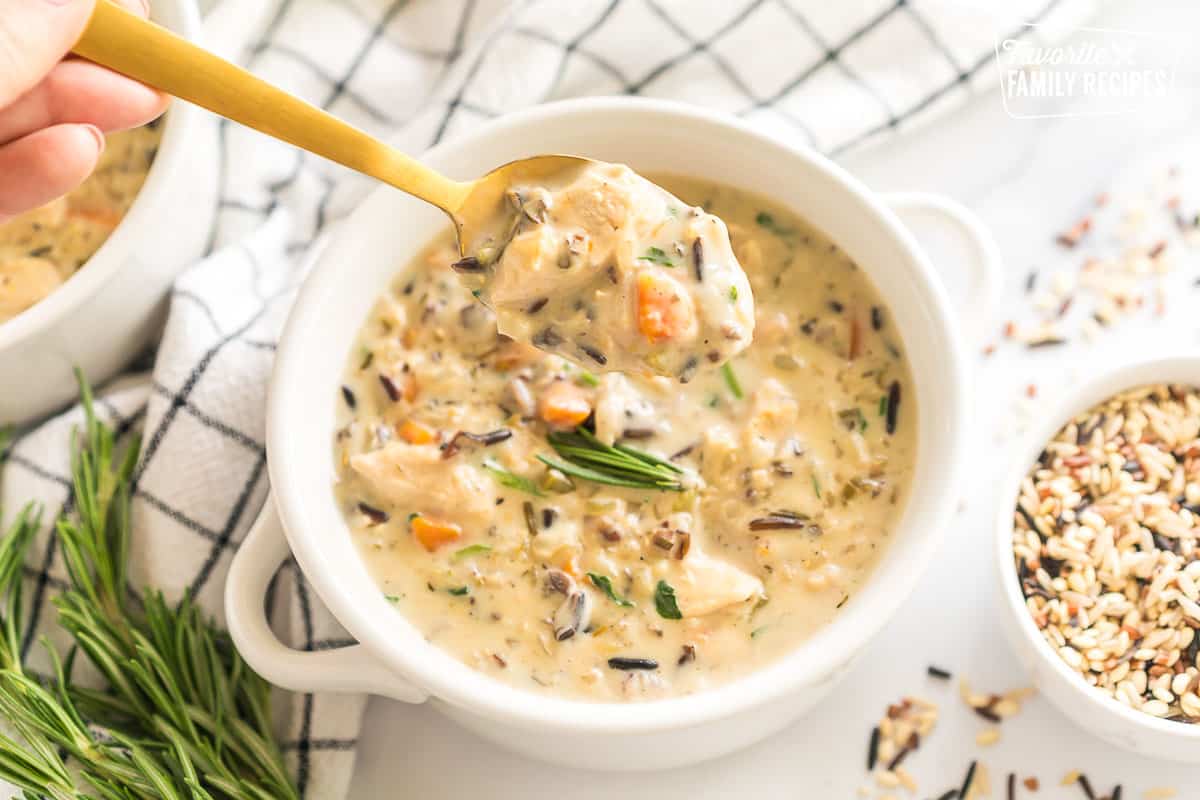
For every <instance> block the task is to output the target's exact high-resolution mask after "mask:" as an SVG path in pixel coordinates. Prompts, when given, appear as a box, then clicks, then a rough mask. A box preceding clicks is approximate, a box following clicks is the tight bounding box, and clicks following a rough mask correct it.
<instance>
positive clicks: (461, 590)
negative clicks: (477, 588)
mask: <svg viewBox="0 0 1200 800" xmlns="http://www.w3.org/2000/svg"><path fill="white" fill-rule="evenodd" d="M446 591H447V592H449V593H450V594H452V595H454V596H455V597H462V596H463V595H465V594H467V593H468V592H470V591H471V590H470V589H468V588H467V587H466V586H451V587H450V588H449V589H447V590H446Z"/></svg>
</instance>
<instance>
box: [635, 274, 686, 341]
mask: <svg viewBox="0 0 1200 800" xmlns="http://www.w3.org/2000/svg"><path fill="white" fill-rule="evenodd" d="M691 321H692V310H691V303H689V302H687V295H686V294H685V293H684V290H683V287H682V286H680V285H679V283H678V282H677V281H675V280H674V279H673V278H669V277H667V276H666V275H662V274H660V273H659V272H657V271H654V270H648V269H647V270H642V271H641V272H639V273H638V276H637V323H638V330H639V331H641V333H642V335H643V336H645V337H646V339H647V340H648V341H649V342H650V343H651V344H653V343H655V342H660V341H662V340H664V339H674V338H675V337H677V336H679V335H680V334H682V333H683V332H684V331H686V330H687V328H688V326H689V325H690V324H691Z"/></svg>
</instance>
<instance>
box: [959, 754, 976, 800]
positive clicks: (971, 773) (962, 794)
mask: <svg viewBox="0 0 1200 800" xmlns="http://www.w3.org/2000/svg"><path fill="white" fill-rule="evenodd" d="M978 767H979V762H978V761H972V762H971V766H969V767H967V774H966V776H964V777H963V782H962V786H961V787H960V788H959V790H958V796H959V798H960V800H966V798H967V792H969V791H971V784H972V783H974V782H975V771H976V769H978Z"/></svg>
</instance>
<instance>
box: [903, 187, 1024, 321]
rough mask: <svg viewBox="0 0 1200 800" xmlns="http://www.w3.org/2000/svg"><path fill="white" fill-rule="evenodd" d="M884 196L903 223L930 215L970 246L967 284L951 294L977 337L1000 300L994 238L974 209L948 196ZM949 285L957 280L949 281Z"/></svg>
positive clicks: (915, 225)
mask: <svg viewBox="0 0 1200 800" xmlns="http://www.w3.org/2000/svg"><path fill="white" fill-rule="evenodd" d="M883 200H884V202H885V203H886V204H887V205H888V207H889V208H891V209H892V210H893V211H895V212H896V213H897V214H899V215H900V217H901V218H902V219H903V220H904V221H905V224H907V225H910V226H911V227H912V228H914V229H915V230H922V229H924V228H925V227H928V226H927V225H923V224H921V223H919V222H918V220H919V219H920V218H933V219H934V220H936V222H935V224H937V225H940V227H942V228H948V229H950V230H952V231H953V232H955V233H957V235H958V238H960V239H962V240H965V241H966V243H967V245H968V249H969V253H970V255H969V258H968V259H967V263H968V268H969V270H970V273H969V274H968V276H967V281H966V285H965V286H963V287H962V288H961V289H959V290H958V291H957V292H954V291H953V290H952V291H951V294H952V295H954V294H958V295H959V296H958V297H954V301H955V303H954V304H955V306H956V307H957V308H958V309H959V316H960V318H961V320H962V324H963V327H964V328H965V330H966V332H967V334H968V335H969V336H970V337H971V338H972V340H973V341H975V342H978V341H980V340H981V339H982V338H983V336H984V335H985V333H986V332H987V331H988V330H989V329H990V325H991V323H992V316H993V315H994V314H995V309H996V308H997V306H998V303H999V301H1000V296H1001V291H1002V289H1003V279H1004V259H1003V258H1002V257H1001V255H1000V247H999V245H997V244H996V239H995V238H994V237H993V236H992V234H991V232H990V231H989V230H988V229H987V227H986V226H985V225H984V224H983V222H982V220H980V219H979V217H978V216H976V215H975V212H973V211H971V210H970V209H968V208H967V207H966V206H964V205H962V204H960V203H958V202H955V201H954V200H951V199H950V198H948V197H946V196H944V195H940V194H933V193H930V192H885V193H884V194H883ZM950 283H951V284H952V286H953V285H954V284H957V283H959V282H958V281H950Z"/></svg>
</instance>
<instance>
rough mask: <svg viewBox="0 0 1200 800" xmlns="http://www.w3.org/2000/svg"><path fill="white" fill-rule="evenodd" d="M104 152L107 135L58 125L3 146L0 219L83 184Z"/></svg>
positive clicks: (92, 128)
mask: <svg viewBox="0 0 1200 800" xmlns="http://www.w3.org/2000/svg"><path fill="white" fill-rule="evenodd" d="M103 149H104V134H102V133H100V131H99V129H97V128H96V127H95V126H92V125H55V126H54V127H52V128H44V129H42V130H40V131H38V132H37V133H31V134H29V135H28V136H26V137H24V138H22V139H17V140H16V141H15V142H11V143H9V144H6V145H4V146H3V147H0V175H3V176H4V182H3V183H2V184H0V219H3V218H4V217H6V216H12V215H14V214H20V213H21V212H22V211H28V210H29V209H31V208H37V207H38V206H40V205H42V204H44V203H48V202H50V201H51V200H53V199H54V198H56V197H59V196H61V195H64V194H66V193H67V192H69V191H71V190H72V189H74V188H75V187H76V186H78V185H79V184H81V183H83V180H84V178H86V177H87V176H88V175H89V174H90V173H91V171H92V170H93V169H94V168H95V166H96V160H97V159H98V158H99V157H100V152H101V151H102V150H103Z"/></svg>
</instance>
